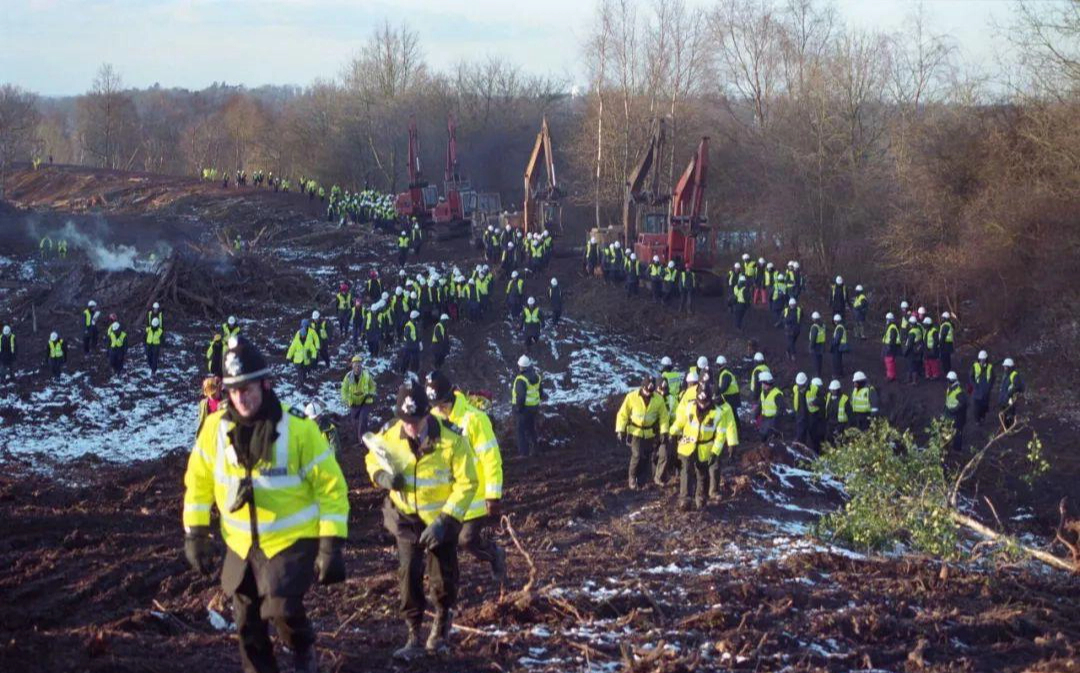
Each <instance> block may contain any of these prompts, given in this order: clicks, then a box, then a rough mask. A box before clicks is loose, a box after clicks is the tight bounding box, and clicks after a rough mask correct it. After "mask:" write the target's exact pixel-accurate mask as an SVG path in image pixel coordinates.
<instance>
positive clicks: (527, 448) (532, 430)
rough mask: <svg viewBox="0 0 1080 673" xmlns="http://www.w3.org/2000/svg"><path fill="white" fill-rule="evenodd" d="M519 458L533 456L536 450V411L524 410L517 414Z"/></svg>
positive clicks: (516, 426)
mask: <svg viewBox="0 0 1080 673" xmlns="http://www.w3.org/2000/svg"><path fill="white" fill-rule="evenodd" d="M515 419H516V421H517V422H516V423H515V430H516V432H517V445H518V455H519V456H531V455H532V454H533V451H534V450H535V449H536V410H535V409H529V408H526V409H523V410H521V411H518V412H516V414H515Z"/></svg>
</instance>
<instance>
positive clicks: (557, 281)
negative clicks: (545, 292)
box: [551, 278, 559, 287]
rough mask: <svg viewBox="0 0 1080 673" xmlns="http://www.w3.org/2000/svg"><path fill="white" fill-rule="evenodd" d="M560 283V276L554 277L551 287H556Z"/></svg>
mask: <svg viewBox="0 0 1080 673" xmlns="http://www.w3.org/2000/svg"><path fill="white" fill-rule="evenodd" d="M558 284H559V279H558V278H552V279H551V287H555V286H556V285H558Z"/></svg>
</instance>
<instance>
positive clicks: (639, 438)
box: [615, 376, 705, 490]
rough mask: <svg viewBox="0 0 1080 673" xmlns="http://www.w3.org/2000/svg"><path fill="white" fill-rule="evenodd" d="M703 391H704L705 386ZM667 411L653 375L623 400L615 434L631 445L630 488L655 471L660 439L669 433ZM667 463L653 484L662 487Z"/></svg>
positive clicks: (659, 470) (643, 480) (633, 487)
mask: <svg viewBox="0 0 1080 673" xmlns="http://www.w3.org/2000/svg"><path fill="white" fill-rule="evenodd" d="M701 391H702V392H704V391H705V388H704V387H702V388H701ZM668 425H669V421H668V410H667V403H666V401H665V400H664V398H663V396H661V395H659V394H657V392H656V381H655V380H654V379H653V377H651V376H646V377H644V378H643V379H642V380H641V385H640V386H639V388H638V389H637V390H632V391H630V392H629V393H627V395H626V397H624V398H623V401H622V404H621V405H620V406H619V412H618V414H616V416H615V435H616V436H617V437H618V438H619V441H620V443H626V441H627V438H629V442H630V467H629V485H630V489H631V490H635V489H637V488H639V487H640V486H641V485H642V484H644V483H645V482H646V481H647V480H648V478H649V472H650V471H651V470H652V453H653V448H654V446H655V444H656V442H657V438H660V437H663V436H664V435H667V434H668ZM666 464H667V457H666V456H665V457H664V459H663V461H662V464H661V465H660V466H659V469H658V470H657V474H656V475H655V477H654V481H655V482H656V483H657V485H663V484H662V482H661V479H662V477H663V475H662V474H661V471H662V469H663V468H664V467H666Z"/></svg>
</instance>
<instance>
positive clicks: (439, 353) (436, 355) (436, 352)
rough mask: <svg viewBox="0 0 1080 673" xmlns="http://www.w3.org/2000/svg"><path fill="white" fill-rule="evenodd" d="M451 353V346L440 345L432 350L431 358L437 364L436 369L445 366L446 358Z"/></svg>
mask: <svg viewBox="0 0 1080 673" xmlns="http://www.w3.org/2000/svg"><path fill="white" fill-rule="evenodd" d="M449 352H450V346H449V345H446V346H443V345H441V344H440V345H438V346H434V347H433V348H432V349H431V357H432V360H433V361H434V363H435V369H439V368H441V367H442V366H443V362H445V361H446V356H447V354H448V353H449Z"/></svg>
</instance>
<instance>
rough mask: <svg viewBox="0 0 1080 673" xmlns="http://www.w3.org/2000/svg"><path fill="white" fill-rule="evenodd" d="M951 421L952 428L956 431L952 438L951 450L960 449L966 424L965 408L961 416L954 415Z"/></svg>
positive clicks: (962, 446)
mask: <svg viewBox="0 0 1080 673" xmlns="http://www.w3.org/2000/svg"><path fill="white" fill-rule="evenodd" d="M952 422H953V429H954V430H955V431H956V434H954V435H953V438H952V450H953V451H961V450H963V448H964V426H965V425H966V424H967V409H965V410H964V415H963V416H960V417H954V418H953V419H952Z"/></svg>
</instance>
